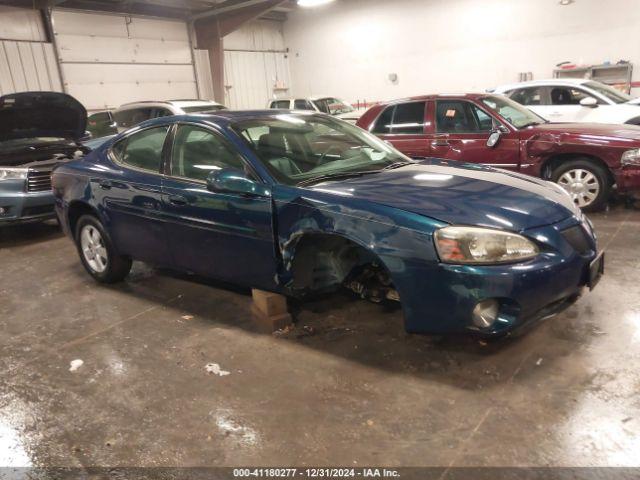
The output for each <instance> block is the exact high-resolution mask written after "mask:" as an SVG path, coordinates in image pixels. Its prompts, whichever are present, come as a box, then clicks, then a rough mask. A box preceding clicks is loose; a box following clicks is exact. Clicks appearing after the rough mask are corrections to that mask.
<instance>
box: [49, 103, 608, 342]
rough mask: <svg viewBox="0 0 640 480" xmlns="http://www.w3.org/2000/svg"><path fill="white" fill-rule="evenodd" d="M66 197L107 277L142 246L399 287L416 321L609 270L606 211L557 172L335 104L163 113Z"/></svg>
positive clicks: (93, 264) (67, 170) (468, 312)
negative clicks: (379, 126) (457, 154)
mask: <svg viewBox="0 0 640 480" xmlns="http://www.w3.org/2000/svg"><path fill="white" fill-rule="evenodd" d="M53 189H54V192H55V196H56V212H57V213H58V217H59V220H60V223H61V225H62V227H63V229H64V230H65V232H66V233H67V234H68V235H69V236H70V237H71V238H72V239H73V241H74V242H75V244H76V246H77V250H78V254H79V257H80V261H81V262H82V264H83V265H84V267H85V269H86V270H87V272H88V273H89V274H90V275H91V276H92V277H93V278H94V279H96V280H97V281H99V282H116V281H119V280H122V279H124V278H125V276H126V275H127V274H128V272H129V270H130V268H131V262H132V260H142V261H145V262H150V263H153V264H157V265H164V266H167V267H170V268H172V269H177V270H184V271H189V272H193V273H196V274H199V275H203V276H208V277H214V278H217V279H221V280H224V281H226V282H230V283H234V284H238V285H242V286H245V287H251V288H257V289H262V290H267V291H272V292H277V293H281V294H284V295H288V296H296V297H302V298H305V296H307V295H309V294H314V293H318V292H330V291H332V290H334V289H337V288H342V287H344V288H348V289H350V290H352V291H353V292H355V293H357V294H358V295H359V296H362V297H365V298H368V299H370V300H373V301H376V302H399V303H400V304H401V306H402V310H403V314H404V319H405V328H406V329H407V331H410V332H422V333H454V332H457V333H461V332H467V333H468V332H474V333H477V334H480V335H484V336H496V335H504V334H506V333H508V332H511V331H513V330H514V329H516V328H518V327H521V326H524V325H526V324H531V322H534V321H536V320H539V319H542V318H546V317H548V316H550V315H552V314H554V313H556V312H558V311H560V310H562V309H563V308H565V307H566V306H568V305H570V304H571V303H572V302H574V301H575V300H576V299H577V298H578V296H579V295H580V294H581V292H583V290H584V289H585V288H586V287H591V288H593V287H594V286H595V284H596V283H597V281H598V279H599V278H600V276H601V274H602V271H603V265H604V263H603V262H604V257H603V255H602V252H599V251H598V247H597V243H596V238H595V236H594V233H593V230H592V227H591V224H590V223H589V221H588V220H587V219H586V218H585V217H584V215H583V214H582V213H581V211H580V210H579V209H578V208H577V207H576V206H575V205H574V203H573V201H572V199H571V198H570V196H569V195H568V194H567V193H566V192H565V191H564V190H563V189H562V188H560V187H558V186H557V185H555V184H553V183H551V182H547V181H544V180H540V179H535V178H531V177H527V176H523V175H520V174H518V173H511V172H507V171H504V170H496V169H494V168H491V167H484V166H480V165H473V164H468V163H464V164H463V163H460V162H455V161H450V160H446V159H445V160H443V159H434V158H431V159H425V160H422V161H416V160H412V159H410V158H409V157H407V156H405V155H403V154H402V153H400V152H399V151H397V150H396V149H394V148H393V147H392V146H390V145H389V144H387V143H385V142H383V141H381V140H379V139H378V138H376V137H375V136H374V135H371V134H369V133H368V132H365V131H364V130H362V129H360V128H358V127H356V126H353V125H351V124H349V123H347V122H344V121H341V120H337V119H335V118H333V117H331V116H328V115H324V114H318V113H305V112H287V113H283V112H282V111H278V110H266V111H237V112H230V111H226V112H224V111H222V112H218V113H216V114H210V115H197V116H189V115H185V116H176V117H167V118H161V119H156V120H152V121H149V122H145V123H143V124H141V125H139V126H138V127H136V128H133V129H131V130H128V131H127V132H124V133H123V134H120V135H118V136H116V137H114V138H113V139H111V140H109V141H108V142H105V143H104V144H103V145H101V146H100V147H98V148H97V149H96V150H94V151H93V152H91V153H90V154H89V155H87V156H86V157H85V158H84V159H82V160H81V161H72V162H69V163H66V164H64V165H62V166H60V167H58V168H57V169H56V170H55V172H54V174H53Z"/></svg>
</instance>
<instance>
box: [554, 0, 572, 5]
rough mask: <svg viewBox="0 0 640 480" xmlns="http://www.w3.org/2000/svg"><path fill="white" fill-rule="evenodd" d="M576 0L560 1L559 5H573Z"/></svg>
mask: <svg viewBox="0 0 640 480" xmlns="http://www.w3.org/2000/svg"><path fill="white" fill-rule="evenodd" d="M574 1H575V0H560V1H559V2H558V3H559V4H560V5H571V4H572V3H573V2H574Z"/></svg>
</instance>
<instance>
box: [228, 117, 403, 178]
mask: <svg viewBox="0 0 640 480" xmlns="http://www.w3.org/2000/svg"><path fill="white" fill-rule="evenodd" d="M233 129H234V130H235V131H236V132H237V133H238V134H239V135H241V136H242V137H244V138H245V139H246V140H248V142H249V143H250V144H251V146H252V147H253V149H254V151H255V153H256V154H257V156H258V157H259V158H260V160H261V161H262V163H263V164H264V165H265V167H266V168H267V169H268V170H269V172H270V173H271V174H272V175H273V177H274V178H275V179H276V180H277V181H278V182H280V183H283V184H285V185H298V184H300V183H304V184H309V183H313V182H314V181H316V180H317V181H321V180H322V179H323V178H327V177H331V176H342V175H349V174H355V175H358V174H364V173H370V172H377V171H380V170H382V169H383V168H385V167H389V166H391V165H396V164H398V163H410V162H412V160H410V159H409V158H408V157H405V156H404V155H403V154H401V153H400V152H398V151H397V150H395V149H394V148H393V147H391V146H390V145H387V144H386V143H385V142H383V141H381V140H379V139H378V138H376V137H374V136H373V135H371V134H369V133H368V132H365V131H364V130H361V129H359V128H358V127H355V126H353V125H350V124H348V123H346V122H341V121H339V120H334V119H332V118H327V117H323V116H320V115H309V114H301V113H299V114H281V115H277V116H275V117H272V118H264V119H258V120H248V121H244V122H238V123H236V124H235V125H234V126H233Z"/></svg>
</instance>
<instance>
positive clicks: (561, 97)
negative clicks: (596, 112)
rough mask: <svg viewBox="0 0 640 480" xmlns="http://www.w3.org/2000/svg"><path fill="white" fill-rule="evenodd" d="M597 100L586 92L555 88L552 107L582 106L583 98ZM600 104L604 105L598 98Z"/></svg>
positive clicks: (552, 95) (552, 90) (552, 93)
mask: <svg viewBox="0 0 640 480" xmlns="http://www.w3.org/2000/svg"><path fill="white" fill-rule="evenodd" d="M588 97H590V98H596V97H594V96H593V95H589V94H588V93H587V92H585V91H584V90H580V89H578V88H570V87H553V88H552V89H551V104H552V105H580V100H582V99H583V98H588ZM596 100H597V101H598V103H602V101H600V100H599V99H597V98H596Z"/></svg>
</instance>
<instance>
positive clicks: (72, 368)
mask: <svg viewBox="0 0 640 480" xmlns="http://www.w3.org/2000/svg"><path fill="white" fill-rule="evenodd" d="M82 365H84V362H83V361H82V360H80V359H79V358H76V359H75V360H71V363H69V371H70V372H75V371H76V370H78V369H79V368H80V367H81V366H82Z"/></svg>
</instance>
